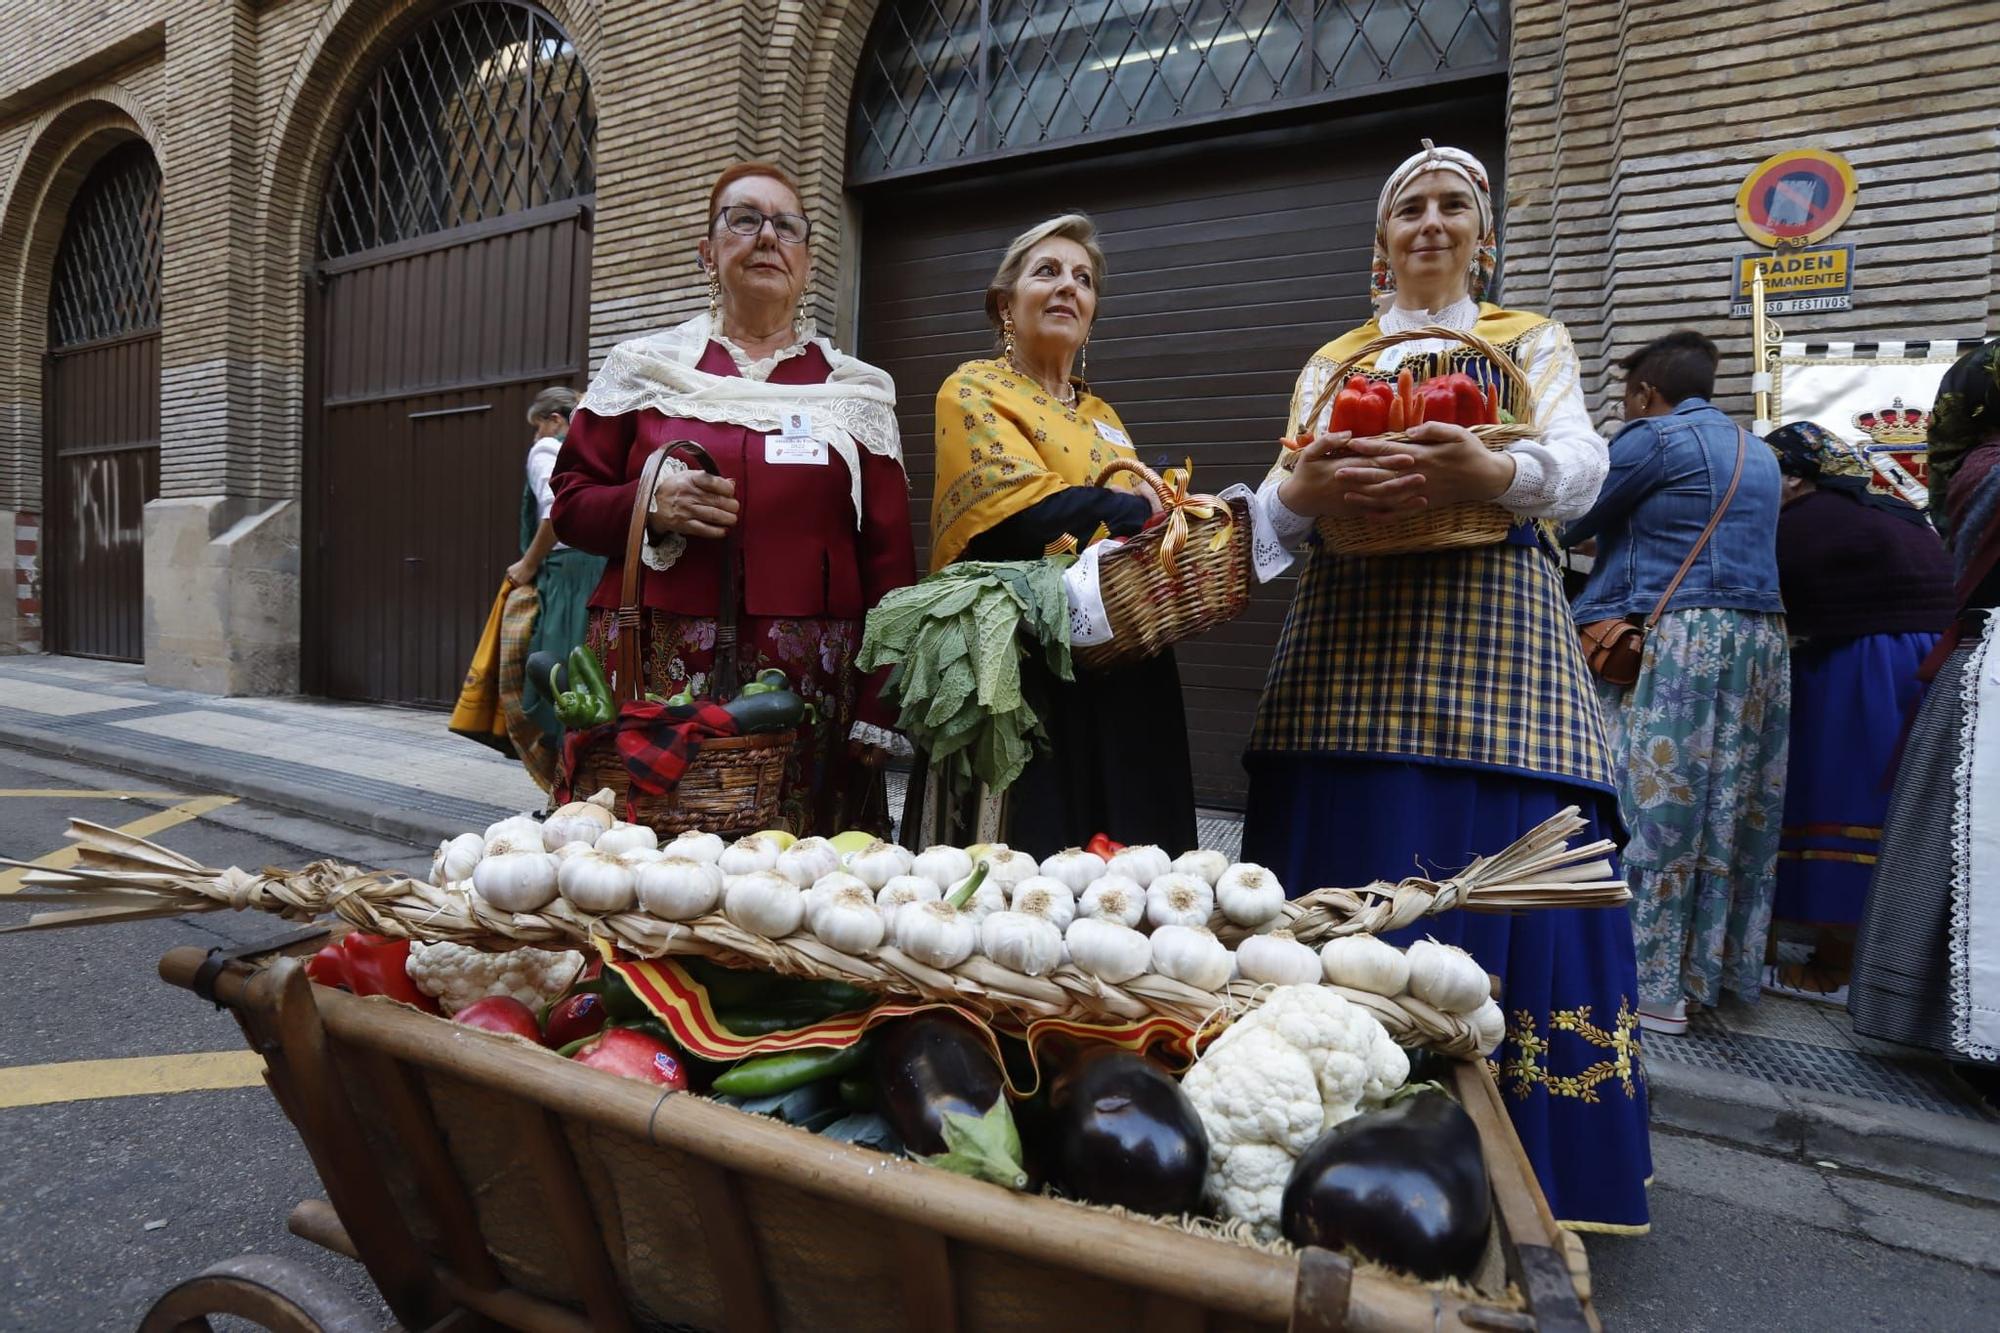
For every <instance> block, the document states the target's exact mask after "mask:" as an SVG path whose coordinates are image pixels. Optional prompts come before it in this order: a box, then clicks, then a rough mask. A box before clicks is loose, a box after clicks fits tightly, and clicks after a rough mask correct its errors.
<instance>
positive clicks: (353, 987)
mask: <svg viewBox="0 0 2000 1333" xmlns="http://www.w3.org/2000/svg"><path fill="white" fill-rule="evenodd" d="M409 961H410V942H409V941H408V940H392V939H390V938H389V937H388V936H386V935H371V934H369V933H368V932H367V931H365V930H350V931H348V932H347V933H346V934H345V935H343V936H341V937H340V938H339V939H338V940H335V941H334V942H333V943H332V944H329V945H327V946H326V947H325V948H324V949H321V950H320V951H319V952H318V953H316V954H314V955H313V956H312V959H311V961H309V962H308V963H307V964H306V977H307V979H309V980H311V981H316V982H318V983H319V984H320V985H322V986H331V987H333V988H334V989H336V990H344V991H349V992H351V993H353V994H355V995H386V996H388V997H389V998H390V999H392V1000H401V1001H402V1002H403V1003H404V1004H408V1005H415V1006H416V1007H417V1008H419V1009H421V1010H423V1011H424V1012H425V1013H427V1014H435V1013H439V1012H441V1011H440V1010H439V1009H438V1002H437V1000H436V999H435V998H433V997H432V996H429V995H426V994H424V993H423V992H422V991H420V990H418V989H417V983H416V982H414V981H412V980H410V973H409V969H408V966H407V964H408V963H409Z"/></svg>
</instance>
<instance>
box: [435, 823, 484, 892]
mask: <svg viewBox="0 0 2000 1333" xmlns="http://www.w3.org/2000/svg"><path fill="white" fill-rule="evenodd" d="M485 855H486V839H484V838H482V837H480V836H479V835H478V834H477V833H461V834H459V835H458V836H457V837H456V838H453V839H451V840H450V841H448V842H441V843H439V844H438V849H437V855H436V856H433V857H432V858H431V883H433V884H435V885H437V886H438V887H439V888H443V887H444V886H445V885H447V884H456V883H458V882H459V881H460V880H462V879H469V878H470V877H471V875H472V868H473V867H474V866H476V865H478V864H479V860H480V858H481V857H483V856H485Z"/></svg>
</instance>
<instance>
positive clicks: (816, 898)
mask: <svg viewBox="0 0 2000 1333" xmlns="http://www.w3.org/2000/svg"><path fill="white" fill-rule="evenodd" d="M843 889H859V890H861V891H862V892H863V893H865V894H867V895H868V905H869V906H870V907H871V908H872V907H873V906H874V905H875V890H873V889H871V888H869V887H868V885H867V884H866V883H864V882H863V881H862V880H860V879H858V878H856V877H855V876H853V875H850V874H848V873H847V872H846V871H845V870H836V871H834V872H833V873H832V874H831V875H821V876H820V877H819V878H818V879H816V880H814V881H813V882H812V887H811V888H809V889H807V890H806V929H807V930H810V931H813V932H814V933H815V934H817V933H818V927H816V926H814V925H813V913H814V912H816V911H817V910H819V909H818V907H817V904H819V903H821V902H824V901H825V900H826V899H828V898H831V897H833V896H834V895H835V894H837V893H839V892H841V891H842V890H843Z"/></svg>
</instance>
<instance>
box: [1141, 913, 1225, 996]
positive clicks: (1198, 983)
mask: <svg viewBox="0 0 2000 1333" xmlns="http://www.w3.org/2000/svg"><path fill="white" fill-rule="evenodd" d="M1151 939H1152V944H1153V970H1154V971H1155V972H1158V973H1159V974H1160V975H1161V976H1163V977H1172V978H1173V979H1174V980H1175V981H1179V982H1184V983H1186V984H1187V985H1190V986H1193V987H1194V988H1195V989H1196V990H1221V989H1222V988H1223V987H1224V986H1225V985H1227V984H1228V983H1229V975H1230V972H1231V971H1232V970H1233V964H1234V962H1235V960H1234V959H1233V958H1232V957H1231V955H1230V952H1229V946H1228V945H1226V944H1224V943H1223V942H1222V941H1221V940H1219V939H1217V938H1215V936H1214V934H1213V933H1212V932H1210V931H1209V930H1207V929H1206V928H1204V927H1201V926H1161V927H1159V928H1158V929H1157V930H1155V931H1154V932H1153V934H1152V936H1151Z"/></svg>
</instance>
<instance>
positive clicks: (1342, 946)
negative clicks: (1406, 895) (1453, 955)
mask: <svg viewBox="0 0 2000 1333" xmlns="http://www.w3.org/2000/svg"><path fill="white" fill-rule="evenodd" d="M1319 962H1320V967H1321V968H1322V969H1323V970H1324V971H1325V973H1326V979H1327V980H1328V981H1330V982H1332V983H1333V984H1334V985H1336V986H1345V987H1347V988H1348V989H1349V990H1365V991H1367V992H1369V993H1370V994H1373V995H1401V994H1402V993H1403V988H1404V987H1405V986H1407V985H1409V984H1410V960H1409V959H1408V958H1407V957H1405V956H1404V954H1403V951H1402V950H1401V949H1398V948H1397V947H1396V946H1395V945H1393V944H1390V943H1388V942H1387V941H1386V940H1379V939H1376V938H1375V937H1374V936H1373V935H1338V936H1335V937H1334V938H1333V939H1330V940H1328V941H1327V942H1326V943H1325V944H1322V945H1321V946H1320V948H1319Z"/></svg>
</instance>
